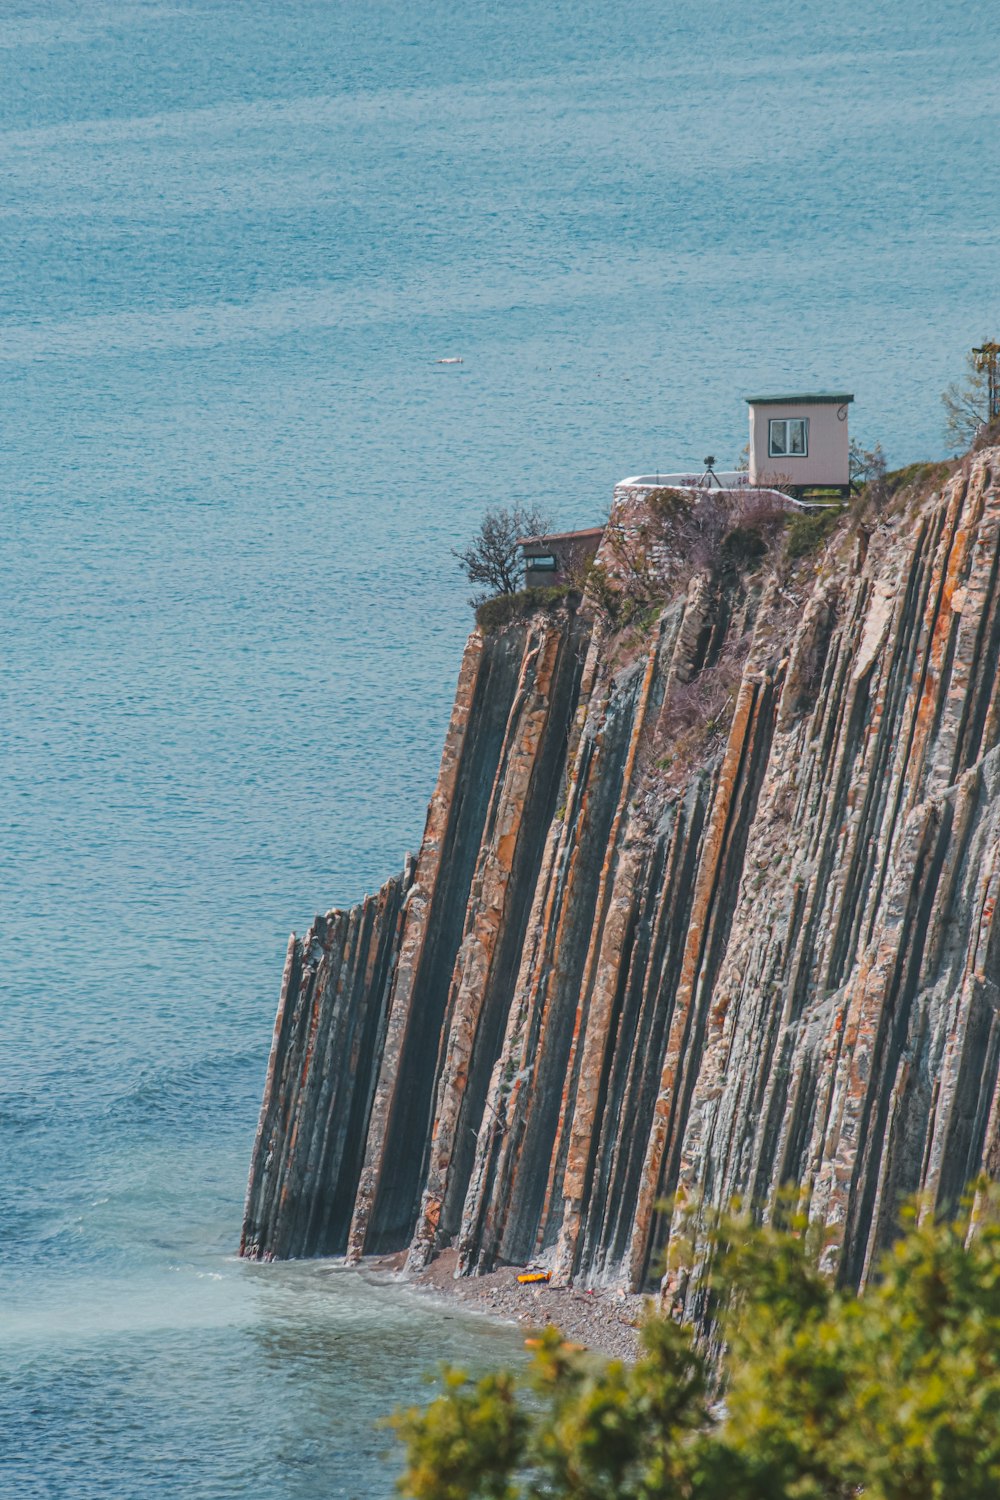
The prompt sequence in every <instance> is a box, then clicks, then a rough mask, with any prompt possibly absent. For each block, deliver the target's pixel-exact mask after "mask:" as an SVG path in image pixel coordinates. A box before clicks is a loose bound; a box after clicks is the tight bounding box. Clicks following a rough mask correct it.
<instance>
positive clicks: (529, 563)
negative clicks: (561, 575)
mask: <svg viewBox="0 0 1000 1500" xmlns="http://www.w3.org/2000/svg"><path fill="white" fill-rule="evenodd" d="M524 570H525V572H526V573H558V572H559V559H558V557H556V555H555V553H554V552H534V553H529V555H528V556H527V557H526V558H525V559H524Z"/></svg>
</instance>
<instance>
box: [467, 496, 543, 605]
mask: <svg viewBox="0 0 1000 1500" xmlns="http://www.w3.org/2000/svg"><path fill="white" fill-rule="evenodd" d="M548 530H549V520H548V517H547V516H545V515H543V514H542V512H541V511H539V510H536V509H534V508H533V507H530V506H526V505H512V506H511V507H510V509H507V507H506V506H502V505H495V506H492V507H491V508H490V509H489V510H488V511H487V512H486V514H485V515H484V516H483V519H482V521H481V522H480V523H479V530H478V531H477V532H476V535H475V536H474V537H473V538H472V540H471V542H469V543H468V544H467V545H466V546H465V547H463V548H461V549H460V550H459V549H458V548H453V549H452V556H453V557H457V558H458V562H459V566H460V567H461V569H462V571H463V572H464V574H465V576H466V578H468V580H469V582H470V583H471V584H472V586H473V588H474V589H476V590H477V593H476V594H475V595H473V597H472V598H471V599H470V600H469V603H470V604H471V605H472V607H473V609H477V608H478V607H479V605H480V604H482V603H483V602H484V601H485V600H487V599H491V598H493V596H494V595H496V594H516V593H517V591H518V589H520V588H523V586H524V563H523V561H522V558H521V549H520V547H519V546H518V542H519V541H520V540H521V538H522V537H526V536H542V535H544V533H545V532H546V531H548Z"/></svg>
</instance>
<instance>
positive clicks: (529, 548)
mask: <svg viewBox="0 0 1000 1500" xmlns="http://www.w3.org/2000/svg"><path fill="white" fill-rule="evenodd" d="M603 535H604V527H603V526H589V527H587V529H586V530H585V531H553V532H551V533H550V534H549V535H548V536H525V537H521V539H520V542H519V546H520V548H521V556H522V557H523V558H524V586H525V588H528V589H538V588H542V589H545V588H558V587H559V586H560V585H561V584H564V583H569V582H570V577H571V575H572V574H573V573H574V572H576V571H577V570H578V569H579V568H581V567H583V566H585V565H586V564H587V563H588V562H589V561H590V559H591V558H592V557H593V556H594V554H595V552H596V551H597V549H598V547H599V546H600V542H601V537H602V536H603Z"/></svg>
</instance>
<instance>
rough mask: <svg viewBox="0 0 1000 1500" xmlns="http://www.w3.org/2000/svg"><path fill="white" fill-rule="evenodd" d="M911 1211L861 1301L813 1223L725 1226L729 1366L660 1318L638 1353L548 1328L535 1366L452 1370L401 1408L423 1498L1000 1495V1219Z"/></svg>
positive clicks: (723, 1327)
mask: <svg viewBox="0 0 1000 1500" xmlns="http://www.w3.org/2000/svg"><path fill="white" fill-rule="evenodd" d="M971 1218H972V1216H971V1209H969V1208H968V1207H967V1208H966V1209H965V1210H964V1211H963V1212H962V1213H961V1214H960V1215H959V1216H958V1218H957V1219H956V1220H954V1221H953V1222H950V1223H933V1222H925V1223H923V1224H921V1223H919V1222H918V1218H917V1215H916V1213H915V1211H912V1210H911V1211H909V1212H908V1214H907V1216H906V1218H905V1219H904V1223H903V1228H902V1232H901V1234H900V1237H899V1238H898V1240H897V1242H896V1244H895V1245H894V1246H893V1247H892V1248H891V1249H890V1250H889V1251H888V1252H887V1253H886V1254H885V1255H883V1257H882V1259H881V1261H880V1263H879V1265H878V1267H877V1275H876V1277H875V1279H874V1280H873V1282H872V1284H871V1285H870V1286H869V1288H868V1290H867V1291H866V1292H865V1293H864V1294H863V1295H861V1296H856V1295H854V1294H853V1293H852V1292H850V1291H847V1290H844V1289H842V1288H838V1287H837V1285H836V1283H835V1282H834V1281H833V1280H832V1279H831V1278H830V1277H828V1276H826V1275H825V1274H824V1273H823V1272H822V1271H821V1270H820V1269H819V1267H818V1252H819V1248H820V1247H819V1245H818V1244H817V1242H816V1240H815V1237H814V1236H813V1235H812V1234H811V1233H810V1231H809V1230H808V1229H807V1227H806V1225H805V1224H804V1222H803V1221H802V1220H800V1219H797V1218H795V1217H794V1216H793V1217H792V1219H791V1221H790V1224H789V1226H788V1227H786V1228H774V1227H768V1228H761V1227H755V1226H754V1225H753V1224H751V1223H750V1221H749V1219H747V1218H746V1217H745V1216H740V1215H735V1216H733V1215H730V1216H726V1217H724V1218H722V1219H720V1220H719V1221H718V1222H717V1223H716V1224H715V1225H714V1227H713V1228H712V1229H710V1231H709V1246H710V1247H714V1257H715V1258H714V1265H715V1269H714V1271H713V1272H712V1273H711V1275H710V1276H709V1277H708V1278H707V1279H706V1282H705V1297H706V1298H708V1299H710V1302H711V1304H712V1305H714V1307H715V1309H716V1312H717V1316H718V1325H717V1326H718V1333H719V1335H720V1340H721V1348H722V1354H721V1358H720V1361H719V1364H718V1366H717V1367H716V1366H715V1365H713V1364H712V1363H711V1362H710V1361H709V1359H708V1357H707V1356H706V1353H705V1352H704V1347H703V1345H701V1344H699V1342H698V1341H697V1340H696V1339H695V1336H694V1333H693V1331H692V1330H691V1329H690V1328H688V1327H686V1326H680V1325H678V1324H677V1323H675V1322H672V1321H670V1320H669V1319H666V1318H663V1317H653V1318H650V1320H649V1322H648V1323H647V1324H646V1326H645V1327H644V1329H643V1347H644V1353H643V1355H642V1357H641V1358H640V1359H639V1360H638V1361H637V1362H636V1363H635V1364H634V1365H631V1366H626V1365H622V1364H620V1363H618V1362H611V1363H605V1362H603V1361H601V1360H599V1359H597V1358H595V1357H594V1356H592V1355H587V1354H584V1353H580V1352H578V1351H575V1350H574V1349H573V1348H571V1347H570V1346H568V1345H566V1344H564V1343H563V1342H562V1340H561V1337H560V1335H559V1334H558V1333H556V1332H555V1331H554V1330H547V1331H546V1333H545V1334H544V1336H543V1337H542V1338H541V1340H540V1341H539V1348H538V1352H537V1354H536V1356H535V1358H534V1360H533V1361H532V1364H531V1367H530V1370H529V1372H528V1375H527V1377H526V1378H523V1379H521V1378H517V1377H514V1376H511V1375H509V1374H504V1375H490V1376H487V1377H486V1378H485V1379H483V1380H480V1381H479V1382H478V1383H474V1382H472V1381H471V1380H469V1379H468V1378H467V1377H466V1376H464V1375H463V1374H462V1373H461V1372H456V1371H448V1372H447V1373H446V1384H445V1390H444V1391H443V1393H442V1394H441V1395H440V1396H439V1397H438V1398H437V1400H436V1401H433V1402H432V1403H431V1405H430V1406H429V1407H428V1408H426V1409H425V1410H417V1409H414V1410H411V1411H407V1412H402V1413H399V1414H397V1416H396V1418H395V1419H394V1424H393V1425H394V1426H395V1428H396V1431H397V1433H398V1434H399V1436H400V1437H401V1438H402V1440H403V1442H404V1443H405V1446H406V1456H407V1467H406V1472H405V1474H404V1476H403V1478H402V1479H401V1480H400V1486H399V1487H400V1490H401V1492H402V1493H403V1494H404V1495H409V1496H412V1497H414V1500H521V1497H523V1500H528V1497H538V1500H540V1497H542V1496H548V1497H552V1500H668V1497H678V1500H681V1497H683V1500H849V1497H855V1496H865V1497H871V1500H958V1497H961V1500H993V1497H995V1496H996V1495H997V1494H1000V1223H998V1219H997V1213H996V1201H995V1199H989V1198H988V1199H986V1201H985V1207H984V1208H982V1209H981V1211H980V1214H979V1217H978V1222H977V1223H976V1224H975V1226H974V1232H973V1233H972V1234H971V1236H970V1226H971Z"/></svg>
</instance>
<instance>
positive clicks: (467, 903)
mask: <svg viewBox="0 0 1000 1500" xmlns="http://www.w3.org/2000/svg"><path fill="white" fill-rule="evenodd" d="M643 503H644V502H643V498H642V496H641V495H639V494H636V493H634V492H623V493H621V494H619V496H618V497H617V500H616V511H615V514H614V517H613V524H616V523H617V524H618V525H619V527H620V535H624V534H635V535H638V534H639V532H640V531H641V511H642V505H643ZM637 528H638V530H637ZM612 550H613V549H612ZM780 550H781V544H780V542H779V543H778V544H777V545H775V546H772V552H771V554H770V555H769V556H767V557H765V558H763V559H762V560H761V559H759V558H753V559H752V560H751V561H749V562H748V561H747V559H746V558H744V561H743V563H741V564H740V565H736V564H730V565H727V566H726V567H719V566H715V567H714V568H713V567H711V566H707V565H706V566H704V567H703V568H702V569H701V570H700V571H699V569H697V568H689V569H688V570H687V571H686V572H683V571H681V572H678V573H677V574H676V577H675V580H674V585H673V586H672V588H671V589H670V591H669V593H668V600H667V603H666V605H665V606H664V607H663V608H662V609H661V610H660V611H659V612H658V616H657V617H656V618H655V619H654V620H652V623H651V620H650V618H646V619H645V620H644V622H643V627H642V629H641V630H640V629H638V628H637V629H634V630H633V631H632V632H631V633H629V632H623V631H620V630H619V631H618V632H617V633H609V631H608V630H607V629H606V628H603V627H595V628H593V629H592V628H591V626H590V624H589V623H588V622H587V619H586V616H587V612H586V611H583V612H581V614H580V615H577V616H573V615H572V614H568V613H562V614H559V615H552V616H548V615H539V616H535V617H534V618H533V619H532V620H531V621H530V622H528V623H525V624H521V625H518V626H515V627H508V628H507V630H506V631H504V632H503V633H501V634H500V635H498V636H492V637H488V638H486V639H483V638H482V637H481V636H480V635H479V634H478V633H477V634H475V635H473V637H472V639H471V641H470V644H469V647H468V650H467V653H466V658H465V662H464V664H463V669H462V675H461V678H460V683H459V692H458V697H457V700H456V708H455V714H454V717H453V720H452V725H451V728H450V731H449V735H448V740H447V744H446V747H445V753H444V758H443V761H442V768H441V775H440V779H439V783H438V787H437V790H436V793H435V797H434V800H433V801H432V804H431V809H430V812H429V815H428V823H427V830H426V834H425V839H424V843H423V845H422V848H421V851H420V854H419V857H418V859H417V860H416V862H415V864H414V865H413V866H412V867H409V868H408V870H407V872H406V873H405V874H404V876H403V877H402V878H401V880H399V881H396V882H390V883H389V885H388V886H386V887H385V889H384V890H383V892H382V893H381V894H380V896H379V897H378V898H375V899H374V900H372V901H369V902H366V903H365V904H364V905H363V906H362V907H359V908H356V909H355V911H354V912H352V913H349V914H342V913H331V914H330V915H329V916H328V917H326V918H324V919H322V920H321V921H318V923H317V926H316V927H315V928H314V929H313V931H312V932H311V933H310V934H309V935H308V936H307V938H306V939H305V941H304V943H301V944H300V943H298V942H295V941H293V943H292V945H291V947H290V950H289V961H288V965H287V967H286V973H285V981H284V984H283V988H282V1004H281V1009H280V1010H279V1017H278V1023H277V1027H276V1030H275V1043H274V1049H273V1052H272V1059H271V1065H270V1069H269V1074H268V1082H267V1091H266V1094H265V1100H264V1108H263V1112H262V1119H261V1127H260V1131H259V1134H258V1140H257V1145H256V1148H255V1154H254V1163H253V1168H252V1173H251V1184H250V1191H249V1195H248V1206H247V1224H246V1229H245V1248H246V1253H249V1254H257V1255H271V1254H273V1255H302V1254H315V1253H338V1252H342V1251H345V1250H346V1251H348V1253H349V1254H351V1255H353V1256H358V1255H361V1254H364V1253H366V1252H371V1251H385V1250H398V1249H402V1248H405V1247H407V1246H408V1247H409V1249H410V1261H411V1264H422V1263H424V1262H425V1261H426V1260H427V1258H428V1257H430V1256H432V1255H433V1254H434V1253H435V1251H436V1250H437V1249H438V1248H440V1247H441V1246H442V1245H444V1244H455V1245H457V1247H458V1250H459V1265H460V1268H461V1269H462V1270H463V1271H465V1272H474V1271H476V1270H477V1269H481V1268H485V1267H489V1266H492V1265H494V1264H495V1263H497V1262H498V1261H516V1262H520V1261H523V1260H527V1259H529V1258H531V1257H534V1256H540V1255H543V1256H545V1257H546V1259H547V1263H548V1264H549V1265H550V1267H551V1269H552V1273H553V1277H554V1279H555V1280H556V1281H560V1280H561V1281H566V1280H571V1279H576V1280H584V1281H588V1280H589V1281H595V1282H596V1281H608V1282H614V1283H619V1284H622V1285H627V1286H631V1287H641V1286H648V1285H651V1284H654V1283H655V1281H656V1279H657V1277H658V1267H659V1266H660V1265H661V1263H662V1259H663V1251H664V1250H665V1248H666V1245H667V1243H668V1240H669V1236H670V1216H669V1212H668V1211H667V1210H666V1209H665V1208H664V1207H663V1205H664V1203H665V1202H666V1201H667V1200H669V1199H670V1198H671V1197H672V1196H673V1195H675V1194H676V1193H677V1192H682V1193H684V1194H686V1195H688V1196H689V1197H700V1198H702V1199H704V1200H705V1201H707V1202H708V1203H721V1202H724V1201H726V1200H727V1199H728V1198H729V1197H730V1196H731V1195H732V1194H734V1193H740V1194H743V1195H745V1196H749V1197H750V1198H752V1199H754V1200H755V1201H757V1202H759V1203H760V1204H761V1205H763V1206H764V1209H765V1211H766V1205H767V1203H768V1201H769V1200H770V1199H771V1197H772V1196H773V1194H774V1192H775V1191H776V1190H777V1189H778V1188H779V1187H780V1186H782V1185H783V1184H788V1183H793V1184H798V1185H799V1186H800V1187H801V1190H802V1192H803V1195H804V1197H805V1199H806V1200H807V1201H808V1202H809V1205H810V1211H811V1212H812V1214H813V1215H814V1217H816V1218H818V1219H821V1220H822V1221H823V1222H825V1223H826V1224H828V1225H829V1226H830V1240H831V1251H830V1254H831V1258H839V1262H840V1265H841V1268H842V1273H843V1274H844V1275H845V1276H846V1277H847V1278H848V1279H850V1280H852V1281H855V1282H860V1281H863V1279H864V1277H865V1274H866V1270H867V1267H868V1265H869V1263H870V1260H871V1256H872V1254H873V1251H874V1250H875V1248H876V1247H877V1246H878V1245H879V1244H880V1243H882V1242H883V1241H884V1238H885V1236H886V1235H887V1234H888V1233H889V1231H890V1228H891V1224H892V1220H893V1215H894V1213H895V1210H896V1205H897V1204H898V1201H899V1198H900V1195H901V1194H904V1193H909V1192H912V1191H915V1190H918V1189H920V1190H924V1191H926V1192H927V1193H928V1194H929V1195H930V1197H931V1199H932V1200H933V1201H935V1202H937V1203H942V1204H947V1203H950V1202H952V1201H953V1200H954V1199H955V1197H956V1196H957V1195H958V1194H959V1193H960V1192H961V1191H962V1189H963V1187H964V1186H965V1184H966V1183H967V1182H968V1181H969V1179H970V1178H971V1177H973V1176H974V1175H975V1174H976V1172H977V1171H978V1170H980V1168H981V1167H983V1166H985V1167H986V1169H987V1170H989V1171H991V1172H992V1173H993V1174H994V1175H996V1174H997V1173H998V1172H1000V1088H998V1082H997V1080H998V1071H1000V1022H998V1019H997V1012H998V1009H1000V927H998V925H997V924H996V923H995V922H994V910H995V907H996V902H997V894H998V886H1000V581H998V578H1000V451H998V450H986V451H984V452H980V453H978V454H976V455H974V456H973V457H972V458H971V459H970V460H968V461H967V462H966V464H965V466H964V468H963V470H962V471H961V472H959V473H957V474H956V475H955V476H954V477H953V478H952V479H951V480H950V481H949V482H948V483H947V485H945V487H944V489H943V491H942V492H940V493H938V494H936V495H931V496H927V497H924V498H920V497H919V496H916V495H911V496H910V497H909V499H908V500H907V499H905V498H901V499H900V501H899V503H897V504H896V505H894V506H893V507H891V508H890V509H889V510H888V511H887V512H886V514H885V515H884V516H883V518H882V519H881V520H880V521H879V522H878V524H877V525H875V527H874V530H873V531H872V532H871V534H870V536H869V535H866V534H863V533H858V534H857V535H852V534H845V532H843V531H842V532H841V533H839V534H838V535H837V536H835V537H834V540H833V541H832V542H831V544H830V545H829V547H828V548H827V549H826V550H825V551H821V552H818V553H817V554H816V557H815V558H814V559H812V560H809V561H808V562H806V563H802V564H799V565H797V567H795V568H790V567H789V566H787V565H782V564H779V563H777V562H776V563H774V565H773V566H772V558H776V557H778V556H779V554H780ZM602 556H604V557H606V558H609V557H610V552H609V551H608V549H605V552H604V553H603V554H602ZM673 1290H674V1292H675V1294H677V1295H680V1294H681V1292H682V1290H683V1288H677V1287H675V1288H674V1289H673Z"/></svg>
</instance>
